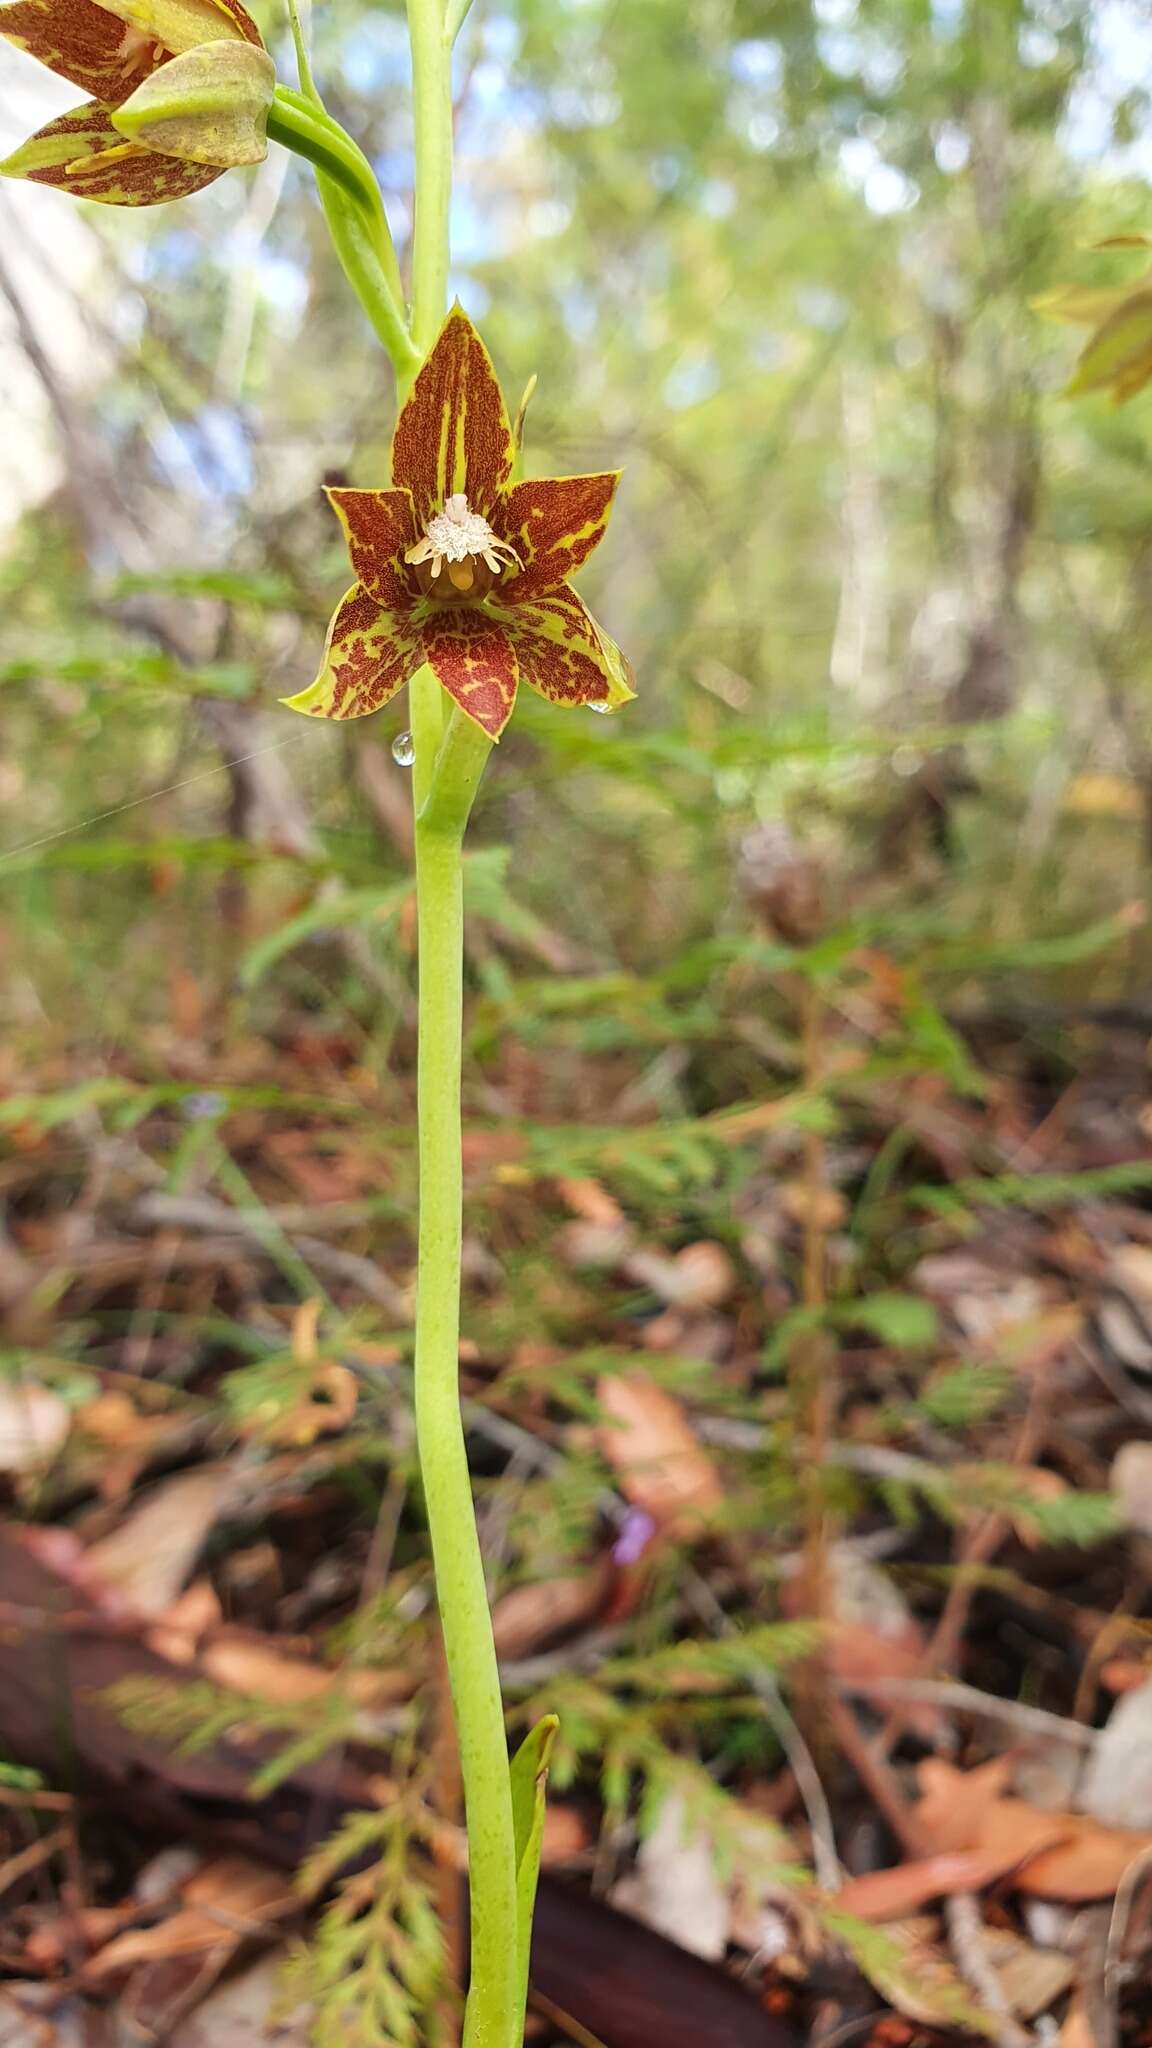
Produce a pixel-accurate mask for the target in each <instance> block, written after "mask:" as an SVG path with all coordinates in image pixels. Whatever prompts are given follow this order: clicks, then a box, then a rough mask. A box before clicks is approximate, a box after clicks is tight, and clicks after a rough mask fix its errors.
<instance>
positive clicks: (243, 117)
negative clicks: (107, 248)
mask: <svg viewBox="0 0 1152 2048" xmlns="http://www.w3.org/2000/svg"><path fill="white" fill-rule="evenodd" d="M275 86H276V67H275V65H274V64H273V62H272V59H271V57H270V56H269V55H268V53H267V51H266V50H262V49H260V48H258V47H257V45H256V44H254V43H247V42H239V41H232V40H229V41H221V42H213V43H201V44H200V45H199V46H198V48H196V49H194V50H187V51H185V53H184V54H183V55H182V56H180V57H173V58H172V59H171V60H170V62H169V63H167V64H162V65H161V66H160V69H159V70H158V71H154V72H153V73H152V75H151V77H150V78H146V79H145V80H144V82H143V84H142V85H138V86H137V88H136V91H135V92H134V93H133V94H132V95H131V97H130V98H129V99H126V100H125V102H124V104H123V106H121V107H117V108H116V110H115V112H114V113H113V115H112V121H113V123H114V125H115V127H116V128H117V130H118V131H119V133H120V134H121V135H123V136H126V137H127V139H128V140H129V141H130V142H139V143H144V144H145V145H146V146H147V147H148V148H149V149H154V150H156V151H157V152H158V153H159V154H160V155H161V156H175V157H181V158H182V159H183V160H184V161H185V162H186V163H193V164H212V165H215V166H216V167H217V168H218V169H220V170H231V169H233V167H234V166H236V165H238V164H258V163H262V162H263V160H264V158H265V157H266V156H267V154H268V111H269V108H270V107H271V105H272V95H273V92H274V90H275Z"/></svg>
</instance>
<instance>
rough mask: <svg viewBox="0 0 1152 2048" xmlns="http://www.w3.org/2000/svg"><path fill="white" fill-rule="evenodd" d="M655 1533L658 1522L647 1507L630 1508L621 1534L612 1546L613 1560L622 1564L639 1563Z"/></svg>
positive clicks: (622, 1525) (621, 1528)
mask: <svg viewBox="0 0 1152 2048" xmlns="http://www.w3.org/2000/svg"><path fill="white" fill-rule="evenodd" d="M655 1534H656V1524H655V1522H654V1521H653V1519H652V1517H651V1515H650V1514H649V1513H648V1511H647V1509H646V1508H629V1509H628V1512H627V1514H626V1515H625V1516H624V1519H623V1521H622V1522H621V1524H620V1534H619V1535H618V1536H617V1538H616V1541H615V1543H614V1544H613V1546H612V1562H613V1563H614V1564H620V1565H627V1564H639V1562H640V1559H641V1558H642V1557H643V1555H644V1552H645V1551H646V1550H647V1548H648V1545H649V1544H650V1543H651V1541H652V1538H653V1537H654V1535H655Z"/></svg>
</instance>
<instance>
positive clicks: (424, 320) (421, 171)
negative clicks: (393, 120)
mask: <svg viewBox="0 0 1152 2048" xmlns="http://www.w3.org/2000/svg"><path fill="white" fill-rule="evenodd" d="M408 35H409V39H410V41H411V45H412V113H413V121H414V123H415V142H416V218H415V220H414V221H413V224H412V339H413V341H414V342H415V343H416V346H417V348H418V349H419V350H420V353H421V355H427V353H428V351H429V349H430V348H431V346H432V344H433V342H434V341H435V339H436V336H437V334H438V333H439V331H440V324H441V322H442V320H443V318H444V315H445V312H446V311H447V304H448V214H449V208H450V207H451V204H452V38H451V36H450V34H449V31H448V25H447V22H446V20H445V15H444V8H443V0H408Z"/></svg>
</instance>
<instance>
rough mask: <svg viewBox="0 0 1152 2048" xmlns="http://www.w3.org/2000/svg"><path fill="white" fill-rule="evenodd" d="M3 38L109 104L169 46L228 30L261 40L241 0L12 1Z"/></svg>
mask: <svg viewBox="0 0 1152 2048" xmlns="http://www.w3.org/2000/svg"><path fill="white" fill-rule="evenodd" d="M0 35H3V36H5V37H6V38H7V40H8V41H9V42H10V43H14V44H15V45H16V47H17V49H20V50H27V52H28V54H29V56H31V57H36V58H37V59H38V60H39V62H40V63H41V64H46V65H47V66H48V69H49V70H50V71H55V72H56V73H57V75H58V76H59V77H60V78H66V79H68V80H69V82H70V84H72V85H77V86H79V87H80V90H81V91H82V92H87V93H91V94H92V95H93V97H94V98H95V99H97V100H99V101H100V103H101V105H103V106H110V107H116V106H119V105H120V103H121V101H122V100H126V99H127V98H128V95H129V93H131V92H134V91H135V89H136V87H137V86H138V85H139V84H140V82H141V80H142V79H144V78H147V76H148V75H149V73H150V72H152V71H154V70H155V69H156V67H157V65H158V64H162V63H164V61H165V59H166V58H167V57H168V55H169V54H170V53H171V52H172V51H173V50H176V49H178V48H183V49H190V48H191V47H192V44H193V42H211V41H215V40H219V39H220V38H222V37H227V36H229V35H239V36H242V37H243V38H244V40H245V41H246V42H251V43H259V42H260V41H261V36H260V31H259V29H258V28H257V27H256V24H255V22H254V21H253V20H252V17H251V15H250V14H249V13H248V11H247V9H246V8H245V7H243V6H242V5H241V0H115V4H114V5H111V4H110V5H108V6H105V7H101V6H97V5H96V0H13V4H11V5H10V6H0ZM189 38H191V40H189Z"/></svg>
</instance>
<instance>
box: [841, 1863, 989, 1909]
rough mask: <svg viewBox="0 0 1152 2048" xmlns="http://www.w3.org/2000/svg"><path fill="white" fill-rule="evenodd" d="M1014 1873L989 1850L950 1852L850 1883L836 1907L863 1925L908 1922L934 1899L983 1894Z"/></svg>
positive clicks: (844, 1889) (898, 1865) (866, 1874)
mask: <svg viewBox="0 0 1152 2048" xmlns="http://www.w3.org/2000/svg"><path fill="white" fill-rule="evenodd" d="M1013 1861H1015V1859H1013ZM1011 1868H1012V1865H1011V1864H1008V1865H1005V1863H1004V1861H1003V1858H1002V1857H999V1856H994V1855H989V1854H988V1853H987V1852H986V1851H984V1850H980V1849H960V1850H956V1849H952V1850H945V1851H943V1852H942V1853H941V1854H940V1855H939V1856H923V1857H920V1858H919V1859H918V1860H916V1861H915V1862H912V1863H898V1864H896V1866H895V1867H894V1868H893V1869H892V1870H870V1871H867V1872H866V1873H865V1875H864V1876H862V1877H850V1878H849V1879H848V1880H847V1882H846V1883H845V1884H843V1885H841V1887H840V1890H839V1891H838V1892H837V1893H836V1894H835V1898H834V1901H833V1903H834V1904H835V1907H836V1910H837V1912H842V1913H852V1914H854V1915H855V1917H856V1919H857V1920H871V1921H874V1922H879V1921H883V1920H904V1919H906V1918H907V1916H908V1915H909V1913H915V1912H918V1911H919V1909H920V1907H921V1906H926V1905H927V1904H928V1903H929V1901H930V1900H932V1899H945V1898H948V1897H950V1896H951V1894H952V1893H953V1892H978V1891H982V1890H983V1889H984V1886H985V1885H989V1884H995V1882H996V1880H997V1878H999V1877H1003V1876H1004V1875H1005V1871H1006V1869H1011Z"/></svg>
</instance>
